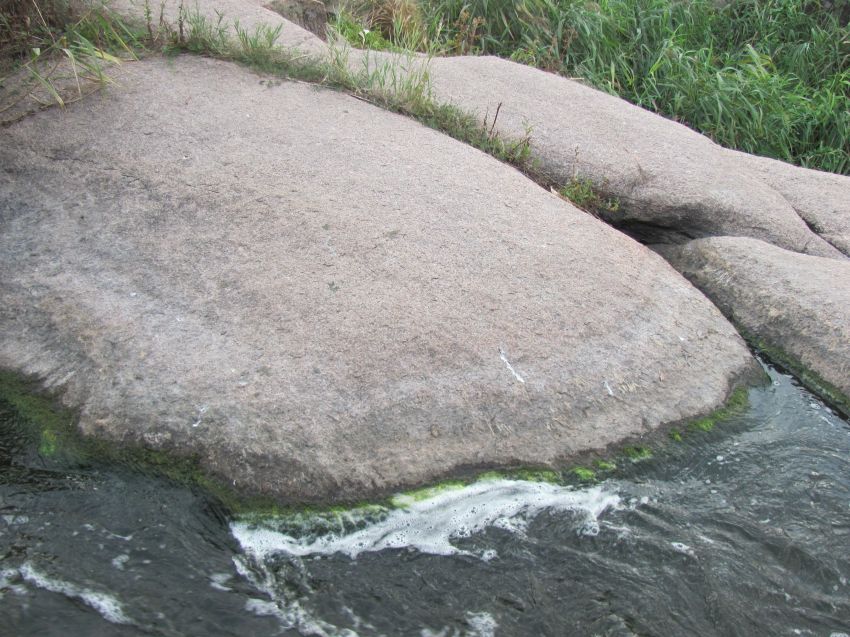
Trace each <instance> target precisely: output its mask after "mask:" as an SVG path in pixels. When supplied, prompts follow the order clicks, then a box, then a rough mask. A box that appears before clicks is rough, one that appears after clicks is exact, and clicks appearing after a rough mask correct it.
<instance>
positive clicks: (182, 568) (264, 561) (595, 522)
mask: <svg viewBox="0 0 850 637" xmlns="http://www.w3.org/2000/svg"><path fill="white" fill-rule="evenodd" d="M770 374H771V377H772V379H773V385H772V386H770V387H767V388H763V389H755V390H752V391H751V392H750V402H751V408H750V409H749V410H748V411H747V412H746V413H745V414H744V415H742V416H739V417H737V418H735V419H734V420H732V421H730V422H727V423H725V424H723V425H721V426H720V427H718V428H717V429H715V430H714V431H712V432H710V433H706V434H703V433H700V434H694V435H689V436H686V439H685V441H684V442H682V443H671V444H670V445H668V446H667V447H666V448H665V449H664V450H663V451H661V452H660V453H657V454H656V455H655V457H654V458H652V459H649V460H643V461H641V462H637V463H631V462H620V465H621V466H620V469H619V471H618V472H616V473H615V474H614V475H615V477H614V478H612V479H610V480H607V481H605V482H603V483H601V484H599V485H595V486H593V487H588V488H571V487H560V486H555V485H549V484H542V483H529V482H519V481H510V480H490V481H486V482H479V483H475V484H473V485H471V486H469V487H466V488H463V489H454V490H446V491H442V492H439V493H438V494H436V495H435V496H434V497H433V498H430V499H426V500H421V501H420V500H417V501H411V502H410V504H409V506H408V507H407V508H405V509H401V510H396V511H384V512H376V511H371V512H365V513H359V512H354V513H352V514H351V515H349V516H346V517H345V518H344V519H343V520H342V523H343V524H342V527H341V528H342V530H340V531H337V532H335V533H330V534H329V533H327V532H324V533H323V532H320V529H321V528H322V524H321V520H319V521H317V520H315V519H311V518H304V519H294V518H289V519H284V520H278V521H266V522H264V523H262V524H256V523H248V522H245V521H233V520H229V519H228V518H227V517H226V515H225V514H224V513H223V512H222V511H221V510H220V509H219V508H218V507H217V506H216V505H215V504H214V503H212V502H210V501H209V500H208V499H206V498H205V497H204V496H203V495H202V494H200V493H193V492H191V491H189V490H187V489H185V488H181V487H177V486H175V485H173V484H171V483H169V482H168V481H165V480H162V479H158V478H154V477H150V476H146V475H143V474H141V473H138V472H133V471H131V470H129V469H121V468H114V467H79V466H77V467H75V466H73V465H69V464H68V463H66V464H65V465H64V466H63V465H62V464H57V462H56V461H51V460H47V459H44V458H42V457H40V456H39V455H38V453H37V450H34V449H32V448H31V446H29V445H26V444H23V442H21V441H20V439H19V438H18V437H17V436H16V435H15V434H14V432H15V430H16V428H15V418H16V415H15V414H14V413H12V412H11V411H9V410H8V409H6V410H5V411H3V410H0V635H33V636H36V635H37V636H40V637H46V636H50V635H57V636H58V635H62V636H63V637H64V636H68V635H85V636H89V635H199V636H200V635H240V636H246V635H277V634H291V635H298V634H303V635H355V634H356V635H364V636H365V635H380V634H384V635H416V636H423V637H429V636H431V637H433V636H437V635H441V636H443V637H450V636H461V635H479V636H488V635H670V636H674V635H675V636H679V635H701V636H708V635H724V636H725V635H746V636H753V635H818V636H823V637H830V636H833V637H836V636H840V635H846V634H850V582H849V581H848V580H850V425H848V423H847V421H845V420H842V419H841V418H839V417H838V416H836V415H835V414H833V413H832V412H831V411H830V410H829V409H828V408H826V407H825V406H824V405H823V404H822V403H821V402H820V401H818V400H817V399H815V398H813V397H812V396H811V395H810V394H809V393H808V392H806V391H805V390H802V389H800V388H799V387H797V386H796V384H795V383H794V381H793V380H792V379H790V378H789V377H787V376H785V375H783V374H781V373H778V372H775V371H772V370H771V371H770ZM623 465H625V466H623ZM324 524H325V526H326V527H328V526H329V527H331V528H333V526H334V523H328V522H327V521H325V522H324Z"/></svg>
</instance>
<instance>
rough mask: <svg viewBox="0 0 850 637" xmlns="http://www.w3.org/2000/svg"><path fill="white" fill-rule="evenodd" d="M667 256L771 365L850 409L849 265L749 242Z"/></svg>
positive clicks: (716, 242)
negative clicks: (782, 365) (780, 365)
mask: <svg viewBox="0 0 850 637" xmlns="http://www.w3.org/2000/svg"><path fill="white" fill-rule="evenodd" d="M662 253H663V254H664V256H666V257H667V258H668V260H670V262H671V263H672V264H673V265H674V266H675V267H676V268H677V269H678V270H679V271H680V272H682V273H683V274H684V275H685V276H686V277H688V279H690V280H691V281H692V282H693V283H694V284H695V285H696V286H697V287H699V288H700V289H701V290H702V291H703V292H705V294H706V295H707V296H708V297H709V298H711V299H712V300H713V301H714V302H715V303H716V304H717V306H718V307H719V308H720V309H721V310H722V311H723V313H724V314H726V316H728V317H729V318H730V319H732V321H733V322H734V323H736V324H737V325H739V326H740V327H741V328H743V330H745V331H746V332H748V333H749V334H750V335H751V336H752V337H753V338H754V339H755V340H757V341H758V342H759V344H761V345H763V346H765V347H766V348H767V349H768V352H769V353H771V354H772V355H773V357H775V358H777V359H778V360H779V361H783V362H787V363H790V365H791V366H792V367H794V368H795V371H796V372H798V374H799V375H801V376H802V377H803V379H804V380H806V373H807V372H808V371H809V370H810V371H812V372H815V374H817V375H818V376H820V378H821V379H822V380H823V381H826V383H828V384H829V385H832V387H833V388H834V389H836V390H837V391H838V392H839V393H840V394H843V396H839V395H831V396H828V398H831V399H832V401H833V402H835V403H838V405H839V407H841V408H842V409H844V410H847V408H848V407H850V402H847V397H848V396H850V261H844V260H836V259H823V258H820V257H813V256H808V255H804V254H795V253H793V252H789V251H788V250H783V249H781V248H777V247H776V246H772V245H769V244H767V243H764V242H763V241H758V240H756V239H748V238H743V237H716V238H711V239H700V240H697V241H692V242H690V243H688V244H686V245H684V246H681V247H679V248H669V247H668V248H665V249H663V250H662ZM771 350H772V351H771ZM811 380H812V381H813V382H814V384H817V383H818V379H816V378H814V377H811ZM818 389H825V390H826V392H827V393H833V392H832V389H830V388H829V387H826V386H825V387H821V388H818Z"/></svg>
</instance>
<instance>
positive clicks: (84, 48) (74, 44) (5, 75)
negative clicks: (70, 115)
mask: <svg viewBox="0 0 850 637" xmlns="http://www.w3.org/2000/svg"><path fill="white" fill-rule="evenodd" d="M80 7H81V5H78V4H77V3H72V2H70V1H69V0H47V1H44V0H42V1H35V0H7V1H6V2H5V3H4V4H3V6H2V8H0V120H2V121H4V122H8V121H14V120H15V119H16V118H17V117H20V116H21V115H22V114H25V113H26V112H27V110H32V108H33V107H30V108H29V109H26V108H24V109H21V108H20V107H21V105H23V104H25V103H27V102H32V103H34V107H35V108H41V107H45V106H50V105H53V104H56V105H59V106H64V105H65V104H67V103H69V102H73V101H76V100H78V99H80V98H82V97H84V96H85V95H86V94H88V93H90V92H91V91H92V90H94V89H97V88H98V87H100V86H103V85H104V84H108V83H109V82H110V81H111V80H110V77H109V74H108V70H109V68H110V67H112V66H115V65H117V64H120V63H121V61H122V60H126V59H134V58H135V57H136V54H135V51H136V50H138V49H139V47H140V46H141V38H142V37H143V34H142V33H141V32H140V31H135V30H133V29H130V28H128V27H127V26H126V25H125V24H124V23H122V22H121V21H119V20H116V19H114V18H113V17H112V16H111V15H110V14H109V12H108V11H106V10H105V9H103V8H102V7H99V6H95V5H92V6H88V7H86V8H85V9H81V8H80Z"/></svg>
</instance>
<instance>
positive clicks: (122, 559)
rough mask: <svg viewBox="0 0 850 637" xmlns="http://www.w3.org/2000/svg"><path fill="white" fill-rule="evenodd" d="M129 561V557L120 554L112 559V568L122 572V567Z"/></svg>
mask: <svg viewBox="0 0 850 637" xmlns="http://www.w3.org/2000/svg"><path fill="white" fill-rule="evenodd" d="M129 561H130V556H129V555H127V554H126V553H122V554H121V555H118V556H117V557H113V558H112V566H114V567H115V568H117V569H118V570H119V571H123V570H124V565H125V564H126V563H127V562H129Z"/></svg>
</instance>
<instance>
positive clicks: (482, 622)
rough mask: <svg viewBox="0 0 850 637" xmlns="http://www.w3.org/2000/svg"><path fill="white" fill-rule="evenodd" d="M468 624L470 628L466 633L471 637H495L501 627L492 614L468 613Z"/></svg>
mask: <svg viewBox="0 0 850 637" xmlns="http://www.w3.org/2000/svg"><path fill="white" fill-rule="evenodd" d="M466 623H467V624H469V628H470V630H469V631H468V632H467V633H466V634H467V635H469V637H495V635H496V628H498V627H499V624H497V623H496V620H495V619H493V616H492V615H491V614H490V613H467V614H466Z"/></svg>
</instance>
